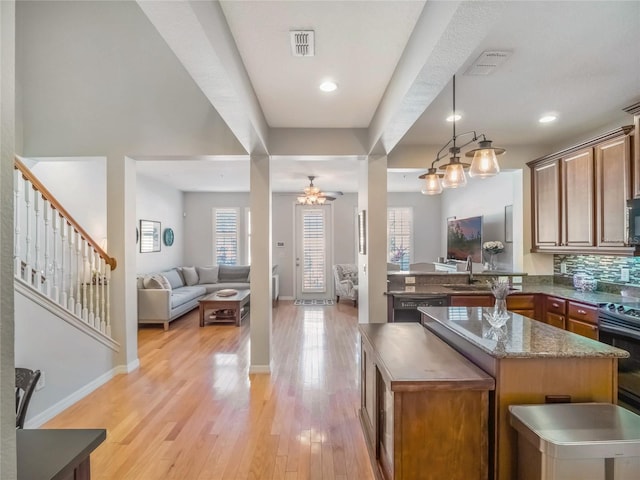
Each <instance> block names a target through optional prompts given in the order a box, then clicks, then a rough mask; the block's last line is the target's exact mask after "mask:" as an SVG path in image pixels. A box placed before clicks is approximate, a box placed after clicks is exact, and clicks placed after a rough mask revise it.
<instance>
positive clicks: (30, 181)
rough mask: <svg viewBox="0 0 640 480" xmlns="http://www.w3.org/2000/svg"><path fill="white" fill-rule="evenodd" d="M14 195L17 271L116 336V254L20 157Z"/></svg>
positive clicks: (29, 283) (28, 281)
mask: <svg viewBox="0 0 640 480" xmlns="http://www.w3.org/2000/svg"><path fill="white" fill-rule="evenodd" d="M14 196H15V201H14V227H15V229H14V231H15V237H14V274H15V277H16V278H18V279H20V280H21V281H22V282H25V283H27V284H28V285H29V286H30V287H31V288H33V289H35V290H37V291H38V292H40V293H41V294H43V295H45V296H46V297H48V298H49V299H50V300H52V301H53V302H55V303H57V304H59V305H60V306H61V307H63V308H64V309H66V310H67V311H69V313H71V314H73V315H75V316H76V317H78V318H80V319H81V320H82V321H83V322H85V323H87V324H88V325H90V326H91V327H93V328H95V329H96V330H98V331H100V332H101V333H103V334H104V335H106V336H108V337H111V318H110V311H109V299H110V291H109V281H110V279H111V272H112V271H113V270H114V269H115V268H116V259H115V258H113V257H110V256H109V255H108V254H107V252H105V251H104V249H103V248H102V246H101V245H99V244H98V242H96V241H95V240H94V239H93V238H91V236H89V235H88V234H87V232H86V231H85V230H84V229H83V228H82V227H81V226H80V225H79V224H78V222H76V221H75V220H74V219H73V217H72V216H71V215H70V214H69V212H67V211H66V210H65V208H64V207H63V206H62V205H61V204H60V202H59V201H58V200H57V199H56V198H55V197H54V196H53V195H52V194H51V192H49V190H47V189H46V187H45V186H44V185H43V184H42V183H41V182H40V181H39V180H38V179H37V178H36V177H35V175H33V173H32V172H31V171H30V170H29V169H28V168H27V167H26V166H25V165H24V164H23V163H22V162H21V161H20V160H19V159H17V158H16V159H15V160H14ZM23 227H24V233H23V231H22V228H23Z"/></svg>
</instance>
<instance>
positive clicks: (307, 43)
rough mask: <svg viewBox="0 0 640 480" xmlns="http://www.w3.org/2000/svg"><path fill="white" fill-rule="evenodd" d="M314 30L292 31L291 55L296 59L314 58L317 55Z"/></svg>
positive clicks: (290, 35)
mask: <svg viewBox="0 0 640 480" xmlns="http://www.w3.org/2000/svg"><path fill="white" fill-rule="evenodd" d="M313 33H314V32H313V30H291V31H290V32H289V38H290V39H291V53H292V54H293V56H294V57H313V56H314V55H315V40H314V35H313Z"/></svg>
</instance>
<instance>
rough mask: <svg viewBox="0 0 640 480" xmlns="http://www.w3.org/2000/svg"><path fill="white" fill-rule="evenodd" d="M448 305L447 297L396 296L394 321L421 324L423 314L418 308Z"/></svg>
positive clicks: (394, 300)
mask: <svg viewBox="0 0 640 480" xmlns="http://www.w3.org/2000/svg"><path fill="white" fill-rule="evenodd" d="M448 305H449V299H448V297H447V296H446V295H420V296H418V295H416V296H411V297H406V296H404V295H403V296H394V297H393V318H392V321H393V322H394V323H399V322H417V323H420V315H421V314H420V312H419V311H418V307H446V306H448Z"/></svg>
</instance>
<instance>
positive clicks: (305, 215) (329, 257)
mask: <svg viewBox="0 0 640 480" xmlns="http://www.w3.org/2000/svg"><path fill="white" fill-rule="evenodd" d="M295 208H296V215H295V219H296V221H295V232H296V234H295V238H296V248H295V252H296V263H295V269H296V271H295V278H296V281H295V284H296V288H295V290H296V299H298V300H329V299H331V298H332V297H333V274H332V272H331V265H332V262H333V251H332V248H331V246H332V243H333V242H332V239H333V232H332V225H333V221H332V216H333V210H332V208H331V205H313V206H309V205H296V207H295Z"/></svg>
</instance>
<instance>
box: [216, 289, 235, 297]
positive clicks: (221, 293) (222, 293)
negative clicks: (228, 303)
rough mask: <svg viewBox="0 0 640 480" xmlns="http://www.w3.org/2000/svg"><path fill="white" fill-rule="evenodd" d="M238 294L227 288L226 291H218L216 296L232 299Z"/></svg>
mask: <svg viewBox="0 0 640 480" xmlns="http://www.w3.org/2000/svg"><path fill="white" fill-rule="evenodd" d="M236 293H238V291H237V290H234V289H233V288H225V289H224V290H218V291H217V292H216V295H217V296H219V297H231V296H233V295H235V294H236Z"/></svg>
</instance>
